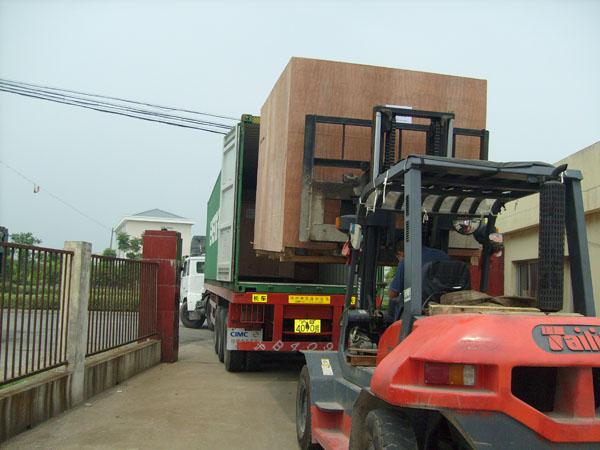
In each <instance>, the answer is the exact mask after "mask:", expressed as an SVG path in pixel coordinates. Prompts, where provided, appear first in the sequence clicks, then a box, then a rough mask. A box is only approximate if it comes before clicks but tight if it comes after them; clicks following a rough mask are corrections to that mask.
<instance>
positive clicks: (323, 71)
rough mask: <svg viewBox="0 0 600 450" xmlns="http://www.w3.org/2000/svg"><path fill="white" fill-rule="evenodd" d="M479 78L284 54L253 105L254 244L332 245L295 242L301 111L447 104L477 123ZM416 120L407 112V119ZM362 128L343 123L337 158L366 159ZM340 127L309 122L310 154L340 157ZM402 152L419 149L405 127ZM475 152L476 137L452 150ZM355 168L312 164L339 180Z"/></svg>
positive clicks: (459, 121)
mask: <svg viewBox="0 0 600 450" xmlns="http://www.w3.org/2000/svg"><path fill="white" fill-rule="evenodd" d="M486 89H487V86H486V81H485V80H477V79H472V78H462V77H453V76H448V75H439V74H432V73H425V72H414V71H408V70H401V69H390V68H385V67H374V66H364V65H358V64H346V63H339V62H331V61H319V60H313V59H303V58H292V59H291V61H290V62H289V64H288V65H287V67H286V68H285V70H284V72H283V74H282V75H281V77H280V78H279V80H278V81H277V84H276V85H275V87H274V88H273V91H272V92H271V94H270V95H269V98H268V99H267V101H266V102H265V104H264V106H263V108H262V110H261V129H260V150H259V164H258V187H257V202H256V210H257V213H256V225H255V240H254V248H255V249H256V250H266V251H272V252H283V251H284V248H285V247H292V248H307V249H317V248H319V249H326V250H332V249H335V248H336V247H335V244H329V243H319V242H300V240H299V221H300V196H301V189H302V157H303V149H304V125H305V116H306V114H318V115H324V116H337V117H353V118H359V119H371V118H372V113H373V107H374V106H376V105H378V104H393V105H402V106H412V107H413V108H414V109H423V110H431V111H454V112H455V113H456V121H455V127H460V128H474V129H483V128H485V121H486ZM417 122H418V121H417V120H415V123H417ZM370 133H371V131H370V129H364V128H362V129H361V128H353V127H347V128H346V141H345V148H344V158H345V159H352V160H366V161H369V160H370V159H371V148H370V142H371V136H370ZM341 138H342V127H341V126H336V125H329V124H327V125H325V124H321V125H318V126H317V138H316V155H315V156H316V157H323V158H340V157H341V148H342V145H341V142H342V140H341ZM402 142H403V143H402V145H403V156H406V155H407V154H409V153H423V151H424V145H423V142H424V141H423V139H422V137H418V136H417V135H416V134H415V133H405V134H404V137H403V141H402ZM478 155H479V145H478V142H476V140H472V142H471V141H469V143H468V145H466V146H464V148H463V150H460V151H459V152H458V153H457V155H456V156H457V157H460V158H475V157H478ZM350 172H353V173H356V174H357V175H359V174H360V171H356V170H350V169H337V168H323V167H318V168H315V171H314V177H315V179H317V180H323V181H334V182H338V181H341V175H342V174H343V173H350ZM338 207H339V201H337V200H336V201H329V202H328V206H327V208H326V211H325V223H331V221H332V218H334V217H335V216H336V215H337V209H338Z"/></svg>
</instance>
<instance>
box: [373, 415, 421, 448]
mask: <svg viewBox="0 0 600 450" xmlns="http://www.w3.org/2000/svg"><path fill="white" fill-rule="evenodd" d="M365 427H366V431H367V433H366V434H367V443H368V446H367V448H368V449H369V450H385V449H398V448H401V449H406V450H412V449H414V450H417V449H418V448H419V446H418V445H417V438H416V437H415V432H414V430H413V428H412V425H411V424H410V422H409V421H408V420H406V419H405V418H404V417H402V415H401V414H400V413H399V412H398V411H394V410H392V409H375V410H373V411H370V412H369V414H367V418H366V420H365Z"/></svg>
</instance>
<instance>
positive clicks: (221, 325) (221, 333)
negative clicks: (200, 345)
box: [217, 306, 227, 362]
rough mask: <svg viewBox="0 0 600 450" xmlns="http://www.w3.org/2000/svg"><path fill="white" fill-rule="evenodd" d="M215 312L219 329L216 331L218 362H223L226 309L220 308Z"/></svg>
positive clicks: (225, 340) (225, 338)
mask: <svg viewBox="0 0 600 450" xmlns="http://www.w3.org/2000/svg"><path fill="white" fill-rule="evenodd" d="M217 312H218V313H219V328H218V330H217V332H218V333H219V348H218V351H217V355H218V356H219V361H220V362H224V361H225V347H227V309H226V308H224V307H222V306H221V307H219V310H218V311H217Z"/></svg>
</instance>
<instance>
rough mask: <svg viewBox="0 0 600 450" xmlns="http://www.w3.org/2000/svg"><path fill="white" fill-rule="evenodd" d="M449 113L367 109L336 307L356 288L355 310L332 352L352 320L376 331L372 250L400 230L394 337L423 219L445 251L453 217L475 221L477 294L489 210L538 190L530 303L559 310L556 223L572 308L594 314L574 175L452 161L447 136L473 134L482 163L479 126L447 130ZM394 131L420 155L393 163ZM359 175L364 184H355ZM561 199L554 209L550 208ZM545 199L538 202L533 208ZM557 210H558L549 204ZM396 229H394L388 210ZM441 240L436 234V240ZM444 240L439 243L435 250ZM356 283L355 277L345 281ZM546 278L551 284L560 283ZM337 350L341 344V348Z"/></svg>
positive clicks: (414, 273) (407, 304) (484, 138)
mask: <svg viewBox="0 0 600 450" xmlns="http://www.w3.org/2000/svg"><path fill="white" fill-rule="evenodd" d="M405 117H412V118H419V119H427V120H429V122H430V123H429V125H421V124H412V123H406V121H404V120H399V118H405ZM453 120H454V114H452V113H439V112H431V111H419V110H411V109H402V108H392V107H382V106H378V107H375V108H374V113H373V122H372V123H373V128H372V146H373V153H372V159H371V162H370V168H371V170H370V175H369V176H368V177H363V184H362V185H361V188H362V191H361V194H360V197H359V199H358V205H357V213H356V221H355V223H354V224H353V225H352V226H351V227H350V230H349V235H350V242H351V243H353V245H352V246H351V247H352V248H351V258H350V267H349V269H348V284H347V287H348V289H347V291H346V301H345V306H346V308H348V309H349V308H350V305H351V296H352V292H353V288H354V287H355V286H356V290H357V300H356V309H354V310H351V309H349V311H348V314H347V315H345V317H344V323H343V327H342V328H343V329H342V333H341V340H342V341H341V342H340V346H339V349H340V350H341V349H344V348H347V339H348V330H349V328H350V326H351V325H353V322H356V323H360V324H361V327H366V326H367V323H368V329H369V331H370V332H371V333H374V334H377V333H376V330H381V329H382V328H384V326H383V325H382V323H381V322H382V319H381V314H378V313H377V310H376V303H375V298H376V287H377V283H376V281H377V279H376V276H377V265H378V262H379V260H380V256H381V254H382V253H385V252H386V251H387V253H388V254H389V253H390V251H391V250H393V248H394V245H395V237H396V235H397V234H398V232H400V233H401V234H402V235H403V241H404V258H405V264H404V267H405V270H404V291H403V292H402V293H401V294H402V295H403V300H404V309H403V313H402V330H401V333H400V341H402V340H403V339H404V338H406V336H408V334H409V333H410V332H411V331H412V327H413V324H414V322H415V320H416V319H417V318H419V317H420V316H422V314H423V313H422V309H423V298H422V288H423V282H422V256H421V248H422V245H423V244H422V237H423V236H422V223H423V221H424V219H433V220H432V223H433V224H434V225H433V230H432V236H433V239H432V240H431V241H429V242H428V243H429V244H430V245H431V242H434V243H436V244H437V246H438V247H439V248H441V249H442V250H445V251H447V233H448V232H449V230H451V229H452V228H451V224H452V222H453V221H454V220H465V219H473V220H478V221H480V224H481V225H480V229H479V230H478V231H477V233H476V235H475V236H476V239H477V241H478V242H479V243H480V244H482V266H483V270H482V273H481V280H480V290H482V291H487V284H488V276H489V264H490V256H491V254H492V251H493V249H492V245H491V243H490V239H489V235H490V233H493V232H494V231H495V220H496V216H497V214H498V213H499V212H500V210H501V208H502V207H503V206H504V205H505V203H507V202H509V201H512V200H517V199H519V198H522V197H525V196H528V195H531V194H534V193H540V195H541V201H540V204H541V205H542V206H541V207H540V249H539V251H540V255H544V259H545V260H547V261H550V262H548V263H545V264H540V274H539V279H540V282H542V280H547V282H546V286H545V287H544V286H540V298H539V299H538V306H539V307H540V309H542V310H545V311H557V310H560V309H561V308H562V295H563V294H562V279H563V275H562V270H563V247H564V243H563V233H562V230H564V228H565V227H566V231H567V242H568V249H569V256H570V265H571V280H572V290H573V298H574V309H575V312H577V313H580V314H583V315H585V316H594V315H595V311H594V301H593V294H592V283H591V274H590V269H589V253H588V248H587V237H586V229H585V218H584V213H583V211H584V210H583V202H582V196H581V185H580V181H581V179H582V177H581V173H580V172H579V171H576V170H566V166H561V167H558V168H555V167H554V166H552V165H550V164H545V163H539V162H523V163H494V162H489V161H486V160H467V159H458V158H453V156H454V154H455V143H456V136H457V135H463V136H470V137H472V138H476V139H479V141H480V148H481V157H482V159H483V158H485V159H487V153H488V151H487V149H488V142H489V135H488V132H487V131H486V130H469V129H460V128H455V127H454V126H453ZM404 130H411V131H420V132H423V133H426V140H425V141H426V146H427V147H426V152H425V153H426V154H425V155H408V156H407V157H405V158H404V159H402V160H400V161H399V162H397V163H394V161H395V150H396V149H397V148H400V147H401V141H402V132H403V131H404ZM365 178H366V180H365ZM557 204H558V205H561V204H562V205H564V211H565V214H566V217H568V220H566V221H565V217H564V215H562V217H561V214H557V213H556V211H557V209H556V205H557ZM543 205H547V206H543ZM559 209H560V208H559ZM397 214H402V215H403V219H404V226H403V229H402V230H396V229H395V227H396V225H395V224H396V215H397ZM444 234H445V236H446V239H444V238H443V236H444ZM444 246H445V247H446V248H444ZM356 279H357V282H356V283H355V280H356ZM552 280H560V286H558V285H556V283H554V284H553V281H552ZM342 351H343V350H342Z"/></svg>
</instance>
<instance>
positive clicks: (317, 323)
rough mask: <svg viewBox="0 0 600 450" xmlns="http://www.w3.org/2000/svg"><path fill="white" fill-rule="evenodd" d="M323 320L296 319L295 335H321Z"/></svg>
mask: <svg viewBox="0 0 600 450" xmlns="http://www.w3.org/2000/svg"><path fill="white" fill-rule="evenodd" d="M320 332H321V319H294V333H320Z"/></svg>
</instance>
